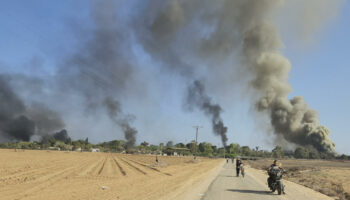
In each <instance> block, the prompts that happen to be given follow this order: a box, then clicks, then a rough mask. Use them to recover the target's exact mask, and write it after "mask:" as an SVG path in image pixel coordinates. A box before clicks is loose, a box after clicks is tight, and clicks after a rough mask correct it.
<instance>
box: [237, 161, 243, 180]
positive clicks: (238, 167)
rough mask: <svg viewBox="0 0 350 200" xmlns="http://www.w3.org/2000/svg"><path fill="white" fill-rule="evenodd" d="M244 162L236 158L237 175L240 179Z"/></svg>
mask: <svg viewBox="0 0 350 200" xmlns="http://www.w3.org/2000/svg"><path fill="white" fill-rule="evenodd" d="M241 164H242V161H241V159H240V158H236V175H237V177H239V171H240V169H241Z"/></svg>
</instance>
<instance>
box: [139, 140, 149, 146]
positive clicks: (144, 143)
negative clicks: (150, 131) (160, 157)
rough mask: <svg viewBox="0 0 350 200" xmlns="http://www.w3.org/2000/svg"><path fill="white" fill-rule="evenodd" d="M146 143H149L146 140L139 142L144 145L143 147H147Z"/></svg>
mask: <svg viewBox="0 0 350 200" xmlns="http://www.w3.org/2000/svg"><path fill="white" fill-rule="evenodd" d="M148 145H149V143H148V142H146V141H144V142H142V143H141V146H144V147H148Z"/></svg>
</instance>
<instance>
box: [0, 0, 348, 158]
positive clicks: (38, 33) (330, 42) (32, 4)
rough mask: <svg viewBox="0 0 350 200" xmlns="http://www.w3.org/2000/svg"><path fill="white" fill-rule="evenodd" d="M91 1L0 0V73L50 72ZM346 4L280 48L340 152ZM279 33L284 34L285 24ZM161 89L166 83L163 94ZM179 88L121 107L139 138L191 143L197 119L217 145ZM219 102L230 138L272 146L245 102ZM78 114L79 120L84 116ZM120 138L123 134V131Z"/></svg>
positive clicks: (344, 132)
mask: <svg viewBox="0 0 350 200" xmlns="http://www.w3.org/2000/svg"><path fill="white" fill-rule="evenodd" d="M136 4H137V1H133V2H132V3H129V4H127V5H126V6H125V8H121V9H120V10H121V15H122V16H124V17H127V16H128V15H129V14H132V12H136V11H135V10H134V9H130V8H132V7H133V6H135V5H136ZM89 6H90V4H89V3H86V1H82V0H81V1H44V0H41V1H40V0H33V1H18V0H8V1H7V0H5V1H1V3H0V24H1V28H0V72H6V73H14V72H24V73H26V74H28V75H40V71H42V70H44V71H46V72H48V73H49V74H52V75H54V73H55V69H56V68H57V67H58V66H57V62H58V61H59V60H60V59H62V58H63V57H64V56H65V55H67V54H69V53H70V52H72V51H73V50H74V49H75V45H76V42H77V41H76V37H77V36H76V35H74V31H71V29H74V27H75V23H77V22H79V23H86V24H84V26H90V25H91V22H90V21H89V20H90V18H89V12H90V11H89ZM136 10H137V9H136ZM349 11H350V2H349V1H346V3H344V4H343V6H342V8H341V9H340V11H339V13H338V16H337V17H336V18H335V19H334V20H332V21H331V22H330V23H329V24H328V25H326V26H325V27H324V28H323V29H322V30H321V31H320V32H319V33H317V35H315V37H314V38H313V41H312V42H310V44H306V45H302V44H300V45H298V44H295V41H288V40H287V41H286V40H284V44H285V49H284V54H285V55H286V57H288V58H289V59H290V61H291V63H292V66H293V67H292V70H291V74H290V83H291V85H292V86H293V92H292V94H291V96H295V95H298V96H304V97H305V99H306V101H307V102H308V103H309V105H310V107H311V108H313V109H316V110H318V112H319V116H320V120H321V122H322V124H324V125H326V126H327V127H328V128H329V129H330V130H331V139H332V140H333V141H334V142H335V143H336V145H337V147H336V148H337V151H338V152H340V153H347V154H350V146H349V145H348V143H349V141H350V131H349V128H348V126H347V125H348V123H349V122H350V121H349V119H350V105H349V102H350V93H349V86H350V78H349V75H350V68H349V65H350V62H349V55H350V54H349V53H350V47H349V46H350V38H349V37H350V12H349ZM285 38H288V37H285ZM282 39H284V34H283V31H282ZM136 52H137V53H138V54H139V56H138V58H139V62H143V63H146V64H145V66H147V63H150V61H149V58H148V57H147V56H146V55H142V51H136ZM31 63H35V64H37V63H41V68H38V69H37V71H36V70H35V69H32V68H30V69H29V67H30V66H33V64H31ZM38 65H39V64H38ZM150 65H151V64H150ZM148 69H149V70H152V67H151V66H149V68H145V69H140V70H145V71H147V70H148ZM43 74H47V73H43ZM162 76H163V75H162ZM168 79H174V80H175V79H178V77H177V78H176V77H173V76H171V75H164V80H168ZM178 81H179V82H181V80H178ZM150 82H152V80H150ZM174 82H175V83H176V82H177V81H174ZM166 84H169V85H166ZM164 88H166V89H164ZM164 90H167V92H166V93H165V94H163V91H164ZM183 90H184V85H181V84H180V85H176V84H175V85H174V84H171V83H167V82H166V81H164V85H157V83H156V82H155V87H153V88H152V90H151V91H150V95H156V96H160V97H162V98H161V99H158V100H157V102H154V104H153V103H152V105H148V104H147V105H139V102H138V100H137V99H134V100H132V99H131V100H128V101H127V102H128V103H126V105H125V106H126V108H125V109H126V110H127V112H130V113H133V114H135V115H136V116H137V120H136V121H135V126H136V127H137V128H138V130H139V132H140V133H139V137H138V142H142V141H143V140H146V141H149V142H151V143H159V142H166V141H167V140H174V141H175V142H190V141H191V140H192V139H193V136H194V129H193V128H192V126H193V125H196V124H201V125H203V126H204V128H203V129H201V130H200V137H199V140H200V141H210V142H212V143H213V144H216V145H217V144H220V139H219V138H217V137H215V136H213V134H212V133H211V128H210V122H209V121H208V120H207V119H206V118H205V117H203V116H202V115H201V113H187V112H183V110H182V109H181V108H182V99H181V98H180V97H179V96H181V95H182V94H183ZM146 98H149V99H153V98H152V97H146ZM218 99H220V97H219V98H218ZM164 102H167V103H164ZM169 104H170V105H171V106H169ZM134 105H136V106H134ZM222 105H223V107H224V109H225V112H224V114H223V119H224V121H225V122H226V124H227V126H228V127H229V132H228V137H229V142H237V143H240V144H242V145H250V146H256V145H259V146H262V147H264V148H271V144H268V143H266V141H265V140H264V139H263V138H264V133H262V132H263V131H261V130H259V128H258V126H257V125H256V122H255V120H254V119H253V118H254V114H252V112H251V105H250V104H249V102H246V101H244V100H242V101H237V100H234V101H232V103H230V101H223V102H222ZM140 109H142V111H140ZM145 113H153V115H154V116H157V117H154V116H151V117H147V116H146V115H145ZM73 116H74V115H73ZM73 116H70V117H73ZM68 119H70V118H68ZM106 120H107V118H106ZM81 121H82V122H81V123H83V122H84V121H85V119H81ZM97 121H99V122H100V123H101V126H109V125H108V124H105V123H106V122H103V119H100V120H97ZM101 121H102V122H101ZM73 124H74V125H79V121H74V123H72V124H69V122H67V125H68V127H73V126H74V125H73ZM78 131H79V130H77V129H73V130H72V131H71V134H72V136H73V137H74V138H75V139H77V138H79V137H80V136H81V134H79V133H77V132H78ZM94 131H98V129H96V130H94ZM94 131H91V132H89V133H88V136H89V138H91V141H94V142H99V141H103V140H109V139H113V138H115V135H112V134H109V133H103V134H101V133H98V134H95V133H94ZM238 133H240V134H238ZM118 137H120V139H122V136H121V135H118Z"/></svg>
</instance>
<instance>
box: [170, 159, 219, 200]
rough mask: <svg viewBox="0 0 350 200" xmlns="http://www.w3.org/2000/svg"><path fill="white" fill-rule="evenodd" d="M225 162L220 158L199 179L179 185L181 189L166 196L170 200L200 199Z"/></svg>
mask: <svg viewBox="0 0 350 200" xmlns="http://www.w3.org/2000/svg"><path fill="white" fill-rule="evenodd" d="M224 164H225V160H222V162H220V163H219V164H218V165H217V166H216V167H215V168H213V169H211V170H210V171H208V174H207V175H205V176H204V177H202V178H201V179H200V180H196V181H195V183H194V184H193V182H191V183H188V184H186V185H184V186H182V187H181V189H179V190H177V191H176V192H174V193H172V194H170V195H168V196H167V199H170V200H180V199H181V200H200V199H202V197H204V195H205V193H206V191H207V190H208V188H209V186H210V184H211V183H212V182H213V181H214V180H215V178H216V177H217V176H218V175H219V173H220V171H221V169H222V167H223V166H224Z"/></svg>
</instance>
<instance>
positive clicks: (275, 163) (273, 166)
mask: <svg viewBox="0 0 350 200" xmlns="http://www.w3.org/2000/svg"><path fill="white" fill-rule="evenodd" d="M275 168H278V169H281V170H283V168H282V167H280V163H279V162H278V160H274V161H273V164H272V165H271V166H270V167H269V168H268V170H267V173H268V175H269V178H268V179H267V183H268V185H269V188H271V184H272V182H273V177H272V176H273V174H272V173H271V170H272V169H275Z"/></svg>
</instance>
